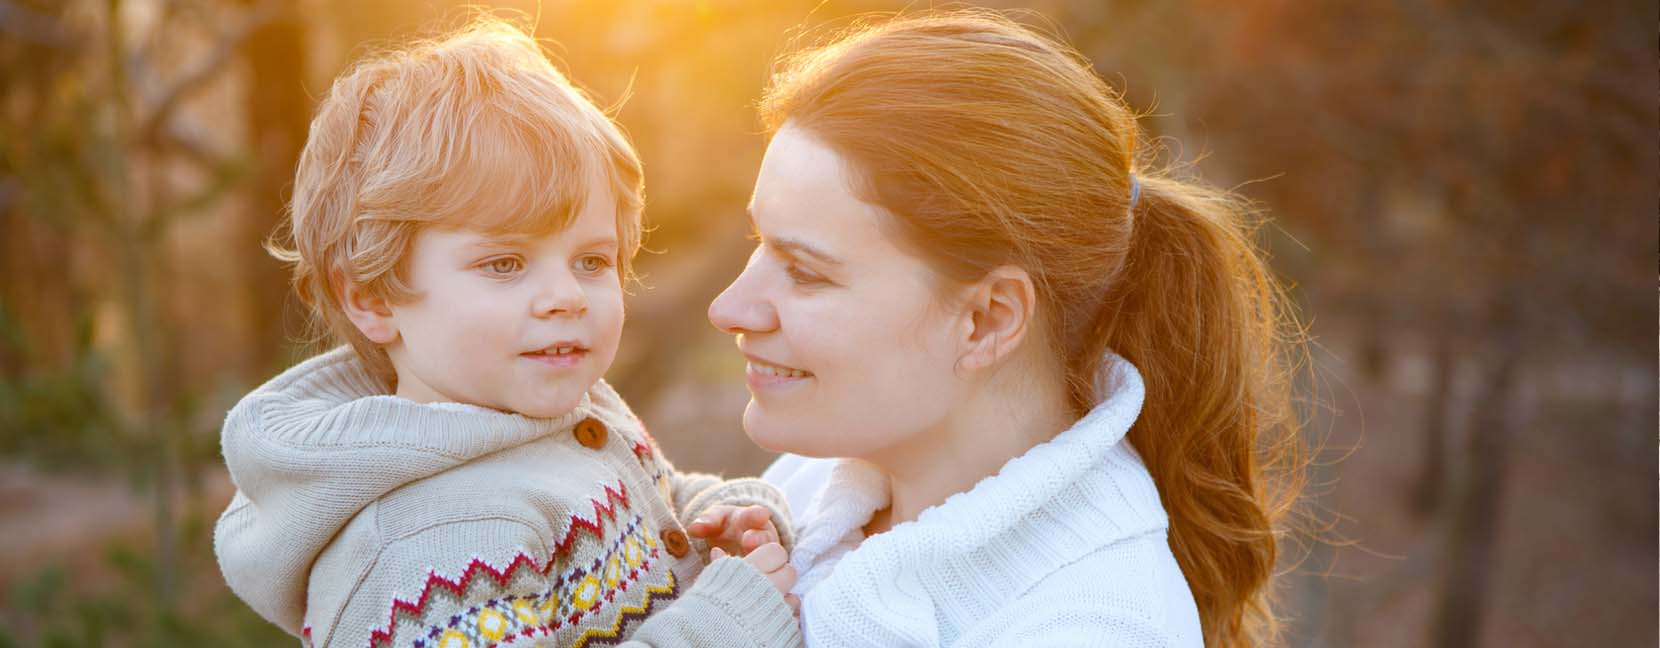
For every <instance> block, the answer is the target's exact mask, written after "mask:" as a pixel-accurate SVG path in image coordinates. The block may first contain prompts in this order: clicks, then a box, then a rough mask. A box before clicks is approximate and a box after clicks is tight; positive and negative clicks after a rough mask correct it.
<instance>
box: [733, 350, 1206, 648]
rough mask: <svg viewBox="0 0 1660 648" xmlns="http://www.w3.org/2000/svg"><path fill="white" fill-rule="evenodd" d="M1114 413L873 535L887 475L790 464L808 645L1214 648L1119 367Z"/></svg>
mask: <svg viewBox="0 0 1660 648" xmlns="http://www.w3.org/2000/svg"><path fill="white" fill-rule="evenodd" d="M1106 365H1107V366H1106V368H1105V369H1104V370H1103V373H1102V379H1101V380H1100V381H1099V382H1098V384H1097V389H1098V392H1097V393H1101V394H1106V395H1107V397H1106V398H1105V400H1104V401H1103V402H1101V403H1100V404H1099V405H1097V406H1096V407H1095V408H1094V409H1093V410H1092V411H1091V412H1090V413H1089V414H1088V415H1086V416H1085V417H1084V418H1083V419H1081V420H1079V421H1078V422H1077V423H1076V424H1074V425H1073V426H1072V428H1071V429H1068V430H1067V431H1065V432H1062V433H1061V434H1059V435H1057V436H1056V437H1055V438H1054V439H1053V440H1051V441H1049V442H1047V443H1044V444H1041V445H1039V446H1037V447H1035V448H1032V449H1031V450H1030V451H1028V452H1027V453H1026V454H1024V455H1022V456H1020V457H1017V458H1015V459H1012V460H1010V461H1009V462H1008V463H1007V464H1005V465H1004V466H1003V468H1002V469H1001V470H1000V471H999V472H998V473H997V474H996V475H993V476H991V477H987V478H985V479H983V480H981V481H980V482H979V483H978V484H976V485H975V486H974V487H973V488H972V489H970V490H968V491H967V492H963V493H958V494H956V495H953V496H951V497H950V498H948V499H947V500H946V501H945V502H943V503H941V504H939V505H937V506H934V507H931V508H929V509H928V510H925V511H923V512H922V514H921V515H920V516H918V518H917V519H916V520H915V521H912V522H907V523H903V524H900V525H897V526H895V527H894V528H893V529H892V530H891V531H888V532H887V533H882V534H878V535H875V536H872V537H870V538H868V539H867V538H865V537H864V536H863V534H862V532H861V528H862V527H863V526H864V525H865V524H866V523H867V522H869V521H870V518H871V514H872V513H873V512H875V511H876V510H879V509H881V508H883V507H885V506H887V499H888V485H887V480H886V477H885V476H884V475H883V473H882V472H881V471H880V470H879V469H877V468H876V467H875V466H872V465H870V464H866V463H863V462H858V461H853V460H844V459H842V460H839V459H804V458H801V457H795V456H791V455H786V456H784V457H783V458H780V459H779V460H778V462H777V463H775V464H774V465H773V467H772V468H771V469H769V470H768V471H767V473H766V475H764V476H763V478H764V479H767V480H768V481H772V482H773V483H775V484H777V485H779V486H780V487H781V488H782V490H784V492H785V496H786V497H788V498H789V499H790V500H791V502H790V503H791V508H792V509H793V510H795V511H800V512H801V513H800V514H799V515H798V517H797V518H796V525H797V536H796V547H795V553H794V555H793V556H792V560H793V561H794V563H795V567H796V569H797V570H798V571H799V572H800V574H801V576H800V580H799V581H798V583H797V589H796V593H797V594H798V595H800V596H801V597H802V614H801V618H802V629H803V634H804V635H805V638H806V643H807V645H808V646H813V647H815V648H818V647H839V646H1124V647H1140V646H1200V645H1202V643H1203V638H1202V635H1201V631H1200V627H1199V614H1198V610H1197V608H1196V606H1195V605H1194V601H1193V595H1192V593H1191V592H1190V591H1189V590H1188V587H1187V581H1186V580H1185V579H1184V578H1183V576H1182V572H1181V569H1180V567H1178V566H1177V564H1176V559H1175V556H1174V554H1172V553H1171V550H1170V546H1169V542H1168V540H1167V539H1166V535H1165V532H1166V528H1167V526H1168V522H1167V518H1166V516H1165V512H1164V508H1163V506H1162V505H1161V504H1160V503H1159V494H1158V490H1157V489H1156V488H1155V487H1154V485H1153V480H1152V476H1151V475H1150V474H1148V472H1147V469H1146V467H1145V466H1144V465H1143V464H1142V461H1141V458H1140V456H1139V455H1137V454H1136V452H1135V450H1134V449H1133V448H1132V447H1131V446H1130V444H1129V443H1128V442H1127V441H1125V440H1124V436H1125V434H1126V433H1128V432H1129V429H1130V425H1131V424H1132V423H1134V422H1135V420H1136V417H1137V415H1138V414H1139V412H1140V410H1141V404H1142V399H1143V396H1144V393H1145V390H1144V387H1143V385H1142V382H1141V376H1140V374H1139V373H1138V372H1137V371H1136V370H1135V367H1133V366H1131V365H1130V364H1129V363H1128V362H1127V361H1124V360H1123V359H1121V358H1118V357H1117V356H1111V357H1109V358H1108V362H1107V363H1106Z"/></svg>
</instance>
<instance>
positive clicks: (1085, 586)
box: [961, 531, 1203, 646]
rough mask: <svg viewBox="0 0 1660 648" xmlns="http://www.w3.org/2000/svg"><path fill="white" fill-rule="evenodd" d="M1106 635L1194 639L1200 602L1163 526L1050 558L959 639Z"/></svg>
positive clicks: (1161, 642) (1171, 641)
mask: <svg viewBox="0 0 1660 648" xmlns="http://www.w3.org/2000/svg"><path fill="white" fill-rule="evenodd" d="M1088 636H1093V637H1095V640H1099V639H1100V638H1101V637H1103V636H1111V637H1113V638H1114V641H1113V643H1112V644H1111V645H1115V646H1200V645H1203V632H1202V630H1201V628H1200V625H1199V611H1198V607H1197V606H1196V605H1195V603H1194V601H1193V595H1192V593H1191V591H1190V590H1189V589H1188V586H1187V580H1186V579H1185V578H1184V577H1183V576H1182V571H1181V568H1180V567H1179V566H1178V565H1177V564H1176V560H1175V556H1174V554H1172V553H1171V551H1170V548H1169V544H1168V540H1167V538H1166V535H1165V533H1163V532H1162V531H1159V532H1151V533H1145V534H1142V535H1138V536H1134V537H1129V538H1123V539H1120V540H1118V541H1115V542H1112V543H1110V544H1105V545H1102V546H1100V547H1099V548H1097V549H1096V550H1095V551H1093V552H1091V553H1089V554H1087V555H1085V556H1082V557H1080V558H1078V559H1077V560H1075V561H1072V562H1069V563H1066V564H1061V565H1056V566H1055V567H1054V568H1053V569H1051V570H1050V571H1049V572H1048V573H1047V574H1045V575H1043V576H1042V577H1041V578H1038V579H1037V580H1035V581H1034V582H1033V583H1032V584H1031V585H1030V586H1029V587H1027V588H1026V589H1025V590H1024V591H1022V592H1020V593H1019V594H1018V595H1017V596H1015V597H1013V598H1012V599H1011V600H1009V601H1007V602H1005V603H1004V605H1002V606H1001V607H1000V608H999V609H998V611H997V612H996V613H994V614H990V615H988V616H987V618H986V619H985V620H983V621H982V622H981V623H977V624H976V625H975V626H973V627H970V628H967V629H966V630H965V632H964V634H963V637H964V638H965V639H969V641H964V642H961V643H963V644H964V645H970V644H972V645H980V644H982V643H983V644H986V645H991V644H1004V643H1011V642H1016V643H1022V642H1024V641H1023V640H1036V639H1039V638H1041V639H1042V642H1043V643H1066V642H1065V641H1063V639H1065V638H1068V637H1088Z"/></svg>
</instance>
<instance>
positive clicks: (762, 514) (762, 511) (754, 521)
mask: <svg viewBox="0 0 1660 648" xmlns="http://www.w3.org/2000/svg"><path fill="white" fill-rule="evenodd" d="M771 522H772V512H771V511H768V510H767V507H765V506H760V505H757V504H751V505H749V506H745V507H743V508H740V509H738V510H737V512H736V513H734V514H733V515H732V524H733V525H734V526H737V527H738V528H742V529H760V528H763V527H765V526H767V525H768V524H770V523H771Z"/></svg>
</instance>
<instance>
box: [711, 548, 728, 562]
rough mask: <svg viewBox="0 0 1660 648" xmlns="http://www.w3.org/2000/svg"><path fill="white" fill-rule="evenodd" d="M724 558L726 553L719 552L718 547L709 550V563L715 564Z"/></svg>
mask: <svg viewBox="0 0 1660 648" xmlns="http://www.w3.org/2000/svg"><path fill="white" fill-rule="evenodd" d="M725 557H726V552H725V551H721V548H720V547H715V548H713V549H710V550H709V562H715V561H717V560H720V559H722V558H725Z"/></svg>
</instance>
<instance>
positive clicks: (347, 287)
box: [332, 273, 398, 344]
mask: <svg viewBox="0 0 1660 648" xmlns="http://www.w3.org/2000/svg"><path fill="white" fill-rule="evenodd" d="M332 279H333V280H334V286H335V289H336V290H337V291H338V292H339V294H340V308H341V310H344V311H345V312H346V319H349V320H351V321H352V325H353V326H356V327H357V330H358V331H359V332H361V333H363V337H366V338H369V341H370V342H374V343H375V344H391V343H393V342H396V341H398V323H397V320H396V319H394V318H393V316H392V307H391V305H390V304H388V303H387V302H386V298H384V297H380V296H378V295H374V294H371V293H369V292H368V291H366V290H364V289H363V287H361V286H358V285H357V284H354V283H352V282H349V281H346V278H345V277H343V276H341V275H340V274H339V273H335V274H334V275H332Z"/></svg>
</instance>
